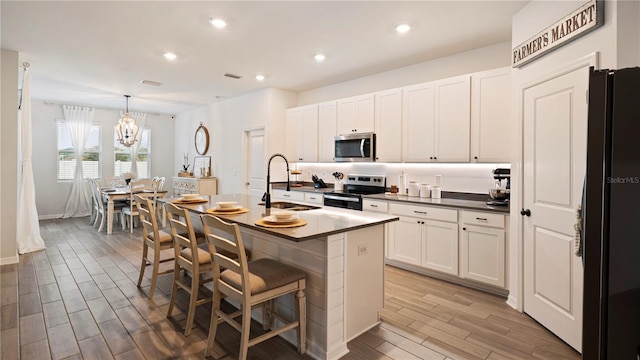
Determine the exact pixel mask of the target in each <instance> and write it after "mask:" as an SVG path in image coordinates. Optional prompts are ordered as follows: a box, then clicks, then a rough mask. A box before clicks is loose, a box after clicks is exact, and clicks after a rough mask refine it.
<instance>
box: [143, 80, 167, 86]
mask: <svg viewBox="0 0 640 360" xmlns="http://www.w3.org/2000/svg"><path fill="white" fill-rule="evenodd" d="M140 84H145V85H152V86H160V85H162V83H161V82H157V81H152V80H140Z"/></svg>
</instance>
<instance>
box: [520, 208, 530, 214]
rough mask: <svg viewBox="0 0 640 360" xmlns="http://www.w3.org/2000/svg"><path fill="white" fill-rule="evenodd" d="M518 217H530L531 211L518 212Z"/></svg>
mask: <svg viewBox="0 0 640 360" xmlns="http://www.w3.org/2000/svg"><path fill="white" fill-rule="evenodd" d="M520 215H522V216H531V210H529V209H526V210H525V209H522V210H520Z"/></svg>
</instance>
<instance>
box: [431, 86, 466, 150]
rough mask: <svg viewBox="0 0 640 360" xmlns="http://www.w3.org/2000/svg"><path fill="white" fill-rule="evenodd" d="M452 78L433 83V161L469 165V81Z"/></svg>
mask: <svg viewBox="0 0 640 360" xmlns="http://www.w3.org/2000/svg"><path fill="white" fill-rule="evenodd" d="M470 78H471V77H470V76H469V75H462V76H456V77H453V78H448V79H444V80H439V81H436V83H435V130H434V134H435V141H434V154H433V160H435V161H438V162H469V147H470V136H471V135H470V133H471V120H470V119H471V85H470V84H471V80H470Z"/></svg>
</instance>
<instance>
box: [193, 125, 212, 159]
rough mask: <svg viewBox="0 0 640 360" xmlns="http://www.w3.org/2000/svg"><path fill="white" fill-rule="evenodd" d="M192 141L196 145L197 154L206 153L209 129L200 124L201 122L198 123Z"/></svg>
mask: <svg viewBox="0 0 640 360" xmlns="http://www.w3.org/2000/svg"><path fill="white" fill-rule="evenodd" d="M194 141H195V145H196V152H197V153H198V154H199V155H204V154H206V153H207V150H209V131H208V130H207V128H206V127H205V126H204V125H202V123H200V126H198V129H196V136H195V139H194Z"/></svg>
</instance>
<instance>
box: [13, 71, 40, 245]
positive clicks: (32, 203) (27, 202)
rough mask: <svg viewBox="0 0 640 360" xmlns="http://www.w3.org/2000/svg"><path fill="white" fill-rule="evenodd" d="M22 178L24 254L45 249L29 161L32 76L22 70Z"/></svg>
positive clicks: (20, 207) (20, 240)
mask: <svg viewBox="0 0 640 360" xmlns="http://www.w3.org/2000/svg"><path fill="white" fill-rule="evenodd" d="M19 113H20V123H21V130H20V131H21V136H22V137H21V140H20V142H21V148H20V152H21V157H22V162H21V165H22V179H21V183H20V192H19V194H20V195H19V197H18V224H17V225H18V229H17V243H18V254H25V253H28V252H32V251H38V250H42V249H44V248H45V246H44V240H42V236H40V223H39V222H38V209H36V189H35V185H34V182H33V166H32V164H31V152H32V151H31V141H32V139H31V75H29V71H28V70H26V71H25V72H24V80H23V85H22V105H21V107H20V111H19Z"/></svg>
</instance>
